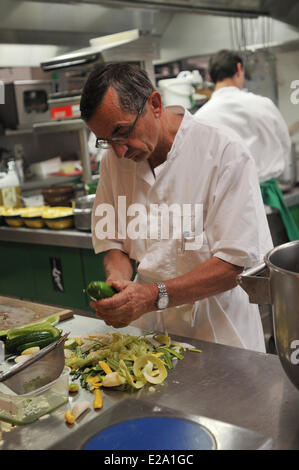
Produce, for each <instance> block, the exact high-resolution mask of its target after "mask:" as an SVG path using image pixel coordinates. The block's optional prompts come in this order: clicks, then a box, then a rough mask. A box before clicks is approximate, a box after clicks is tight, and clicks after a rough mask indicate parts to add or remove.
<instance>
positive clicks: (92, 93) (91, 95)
mask: <svg viewBox="0 0 299 470" xmlns="http://www.w3.org/2000/svg"><path fill="white" fill-rule="evenodd" d="M110 86H112V87H113V88H114V90H115V91H116V92H117V95H118V98H119V102H120V105H121V107H122V109H123V110H124V111H128V112H129V113H132V114H133V113H135V112H137V111H138V109H140V107H141V105H142V103H143V101H144V98H145V97H148V96H149V95H150V94H151V93H152V92H153V91H155V88H154V86H153V84H152V82H151V81H150V79H149V77H148V75H147V73H146V72H145V71H144V70H142V69H141V68H140V67H138V66H136V65H132V64H127V63H118V64H109V65H107V66H106V67H104V68H97V69H95V70H93V71H92V72H91V74H90V75H89V77H88V79H87V81H86V83H85V85H84V88H83V91H82V96H81V101H80V111H81V117H82V119H83V120H84V121H85V122H88V121H89V120H90V119H91V117H92V116H93V115H94V113H95V111H96V109H97V107H98V106H99V105H100V104H101V102H102V101H103V99H104V96H105V95H106V92H107V90H108V88H109V87H110Z"/></svg>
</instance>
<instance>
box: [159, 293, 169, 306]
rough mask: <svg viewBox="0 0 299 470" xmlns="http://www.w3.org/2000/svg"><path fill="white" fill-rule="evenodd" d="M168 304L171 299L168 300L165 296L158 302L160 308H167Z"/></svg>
mask: <svg viewBox="0 0 299 470" xmlns="http://www.w3.org/2000/svg"><path fill="white" fill-rule="evenodd" d="M168 302H169V299H168V296H167V295H163V296H162V297H160V299H159V300H158V308H161V309H162V308H166V307H167V306H168Z"/></svg>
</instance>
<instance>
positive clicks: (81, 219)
mask: <svg viewBox="0 0 299 470" xmlns="http://www.w3.org/2000/svg"><path fill="white" fill-rule="evenodd" d="M94 200H95V194H89V195H88V196H82V197H79V198H78V199H76V201H75V208H74V222H75V227H76V228H77V229H78V230H84V231H89V232H90V231H91V214H92V206H93V203H94Z"/></svg>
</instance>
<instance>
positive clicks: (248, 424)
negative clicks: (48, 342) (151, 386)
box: [0, 316, 299, 450]
mask: <svg viewBox="0 0 299 470" xmlns="http://www.w3.org/2000/svg"><path fill="white" fill-rule="evenodd" d="M61 327H62V328H63V331H64V332H67V331H70V332H71V334H72V335H80V334H85V333H91V332H93V331H101V332H108V331H112V330H111V328H109V327H107V326H106V325H105V324H104V323H103V322H102V321H101V320H98V319H93V318H88V317H83V316H75V318H74V319H71V320H66V321H65V322H62V323H61ZM119 331H123V332H127V333H131V334H140V333H141V331H140V330H138V329H136V328H129V327H128V328H124V329H123V330H119ZM173 338H174V337H173ZM175 339H176V340H177V341H179V340H181V341H184V342H188V343H189V344H192V345H194V346H196V347H197V348H200V349H201V350H202V353H201V354H198V353H192V352H186V353H185V358H184V359H183V360H182V361H178V363H177V365H176V367H175V369H174V370H171V371H169V375H168V378H167V380H166V381H165V383H164V384H163V385H161V386H157V388H156V391H155V392H149V391H141V392H137V393H136V392H135V393H124V392H119V391H113V390H103V408H102V409H101V410H96V411H95V410H93V409H92V407H91V409H90V410H89V411H88V412H86V414H85V415H82V416H81V417H80V418H78V420H77V421H76V423H75V424H74V425H71V426H70V425H67V424H66V423H65V420H64V413H65V411H66V410H67V409H69V408H70V407H72V406H73V404H74V403H75V402H77V401H81V400H89V401H90V402H91V404H92V401H93V395H92V393H90V392H88V391H86V390H82V389H80V392H79V395H77V396H74V397H70V403H69V404H68V405H63V406H61V407H60V408H58V409H57V410H56V411H54V412H52V413H51V415H50V416H49V417H46V418H44V419H42V420H40V421H37V422H35V423H32V424H30V425H25V426H18V427H15V428H11V427H9V425H7V424H6V423H2V422H0V449H11V450H12V449H48V448H51V449H55V448H60V449H63V448H64V449H78V448H81V447H82V445H83V444H84V442H86V437H88V436H87V435H86V429H91V428H92V430H95V429H98V430H100V428H101V420H102V419H104V417H105V416H106V417H107V414H108V416H109V415H111V416H113V414H114V411H115V410H117V405H118V404H119V403H120V401H122V400H125V399H127V398H130V399H133V400H135V399H136V400H142V401H145V402H146V404H147V406H155V407H156V406H157V407H160V408H163V409H164V408H167V409H169V410H177V412H178V416H182V415H183V416H185V417H188V416H191V415H192V416H193V417H201V418H202V419H204V418H209V419H212V420H217V421H221V422H222V423H227V424H232V425H234V426H239V427H241V428H243V429H248V430H250V431H253V432H255V433H259V434H261V435H263V436H265V437H266V438H273V448H274V449H298V448H299V420H298V414H299V391H298V390H297V389H296V388H295V387H294V386H293V385H292V383H291V382H290V381H289V379H288V378H287V376H286V375H285V373H284V371H283V369H282V367H281V365H280V362H279V359H278V357H277V356H274V355H268V354H263V353H256V352H252V351H248V350H243V349H238V348H232V347H228V346H224V345H220V344H213V343H208V342H204V341H199V340H194V339H186V338H180V337H175ZM138 403H140V402H138V401H136V416H137V415H138V412H137V410H138V406H139V405H138ZM105 419H107V418H105ZM97 423H99V425H98V427H97Z"/></svg>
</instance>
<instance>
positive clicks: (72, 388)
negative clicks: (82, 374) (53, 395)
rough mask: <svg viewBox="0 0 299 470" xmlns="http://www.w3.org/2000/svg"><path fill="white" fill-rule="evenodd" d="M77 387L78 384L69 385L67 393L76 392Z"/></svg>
mask: <svg viewBox="0 0 299 470" xmlns="http://www.w3.org/2000/svg"><path fill="white" fill-rule="evenodd" d="M78 390H79V385H78V384H70V385H69V392H78Z"/></svg>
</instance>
